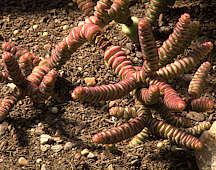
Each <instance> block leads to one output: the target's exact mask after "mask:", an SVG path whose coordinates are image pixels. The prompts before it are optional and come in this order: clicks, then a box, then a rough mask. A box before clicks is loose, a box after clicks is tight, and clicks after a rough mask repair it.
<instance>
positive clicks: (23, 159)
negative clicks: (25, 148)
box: [18, 157, 28, 166]
mask: <svg viewBox="0 0 216 170" xmlns="http://www.w3.org/2000/svg"><path fill="white" fill-rule="evenodd" d="M18 164H20V165H23V166H26V165H28V161H27V160H26V159H25V158H24V157H20V158H19V160H18Z"/></svg>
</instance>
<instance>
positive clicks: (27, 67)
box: [0, 0, 214, 149]
mask: <svg viewBox="0 0 216 170" xmlns="http://www.w3.org/2000/svg"><path fill="white" fill-rule="evenodd" d="M75 2H77V3H78V6H79V7H80V8H81V9H82V10H84V12H85V13H86V14H88V15H90V16H89V17H86V19H85V21H82V22H80V23H79V24H78V26H77V27H74V28H72V30H71V31H70V33H69V35H68V36H67V37H65V38H64V39H63V40H62V41H61V42H59V43H58V44H57V45H56V47H55V49H53V51H52V54H51V56H50V57H49V58H46V59H43V60H42V61H40V60H39V59H38V57H36V56H35V55H34V54H32V53H29V52H28V51H26V50H22V49H20V48H19V47H16V46H15V45H14V44H13V43H9V42H7V43H4V45H3V49H4V50H5V53H4V54H3V56H2V58H3V62H4V71H2V72H0V81H1V82H13V83H14V84H15V85H16V88H15V90H14V92H13V94H12V95H10V96H6V97H5V98H3V99H2V100H1V103H0V119H1V120H3V119H4V118H5V117H6V116H7V114H8V113H9V111H10V110H11V108H12V107H13V106H14V104H15V103H16V102H17V101H18V100H20V99H22V98H23V97H25V96H29V97H30V98H31V99H32V101H33V102H34V103H41V102H44V101H45V100H46V99H47V98H48V97H50V96H52V94H53V89H54V86H55V81H56V75H57V70H58V69H59V67H61V66H62V65H63V64H64V63H65V62H66V61H67V60H68V59H69V58H70V56H71V54H72V53H74V52H75V51H76V50H77V49H78V48H79V47H80V46H81V45H82V44H83V43H85V42H87V41H88V42H90V43H93V44H95V45H96V47H98V48H99V49H102V50H103V51H104V61H105V63H106V64H107V65H108V66H109V67H111V68H112V69H114V71H115V73H116V74H118V76H119V77H120V78H121V81H120V82H118V83H116V84H108V85H102V86H95V87H81V86H80V87H76V88H75V89H74V90H73V92H72V94H71V95H72V98H73V99H75V100H80V101H85V102H98V101H101V100H115V99H119V98H122V97H123V96H126V95H128V94H129V93H130V92H132V94H133V96H134V98H135V105H134V107H125V108H121V107H113V108H111V109H110V114H111V115H114V116H116V117H123V118H126V119H127V120H128V123H125V124H123V125H121V126H119V127H115V128H112V129H110V130H107V131H104V132H101V133H98V134H96V135H94V136H93V137H92V140H93V141H94V142H96V143H102V144H113V143H117V142H120V141H122V140H125V139H128V138H132V140H131V142H130V144H131V145H134V144H138V143H141V141H142V140H143V138H145V137H146V136H148V134H149V133H151V134H153V135H158V136H160V137H164V138H168V139H170V140H171V141H173V142H175V143H177V144H181V145H183V146H186V147H188V148H193V149H199V148H201V147H202V143H201V141H199V140H198V139H197V138H196V137H194V136H193V135H196V134H199V133H201V132H202V131H203V130H206V129H208V128H210V123H209V122H202V123H199V124H198V125H196V126H194V127H191V128H183V127H185V126H191V122H190V121H189V120H187V119H186V118H184V117H181V116H179V115H178V114H175V113H173V112H182V111H183V110H184V109H185V108H186V105H187V104H190V106H191V107H190V108H191V109H192V110H195V111H199V112H203V111H206V110H208V109H212V108H213V105H214V103H213V101H212V100H211V99H209V98H207V97H203V96H201V94H202V89H203V87H204V80H205V78H206V76H207V74H208V71H209V69H210V63H209V62H204V61H205V59H206V55H207V54H208V52H210V50H211V49H212V48H213V44H212V43H211V42H204V43H202V44H197V45H196V46H195V47H194V48H193V49H192V51H191V52H190V53H189V54H188V56H187V57H184V58H182V59H178V60H177V59H176V57H177V56H178V55H179V54H182V53H183V51H184V50H185V49H186V48H188V46H189V45H190V43H191V41H192V40H193V39H194V37H195V35H196V34H197V32H198V29H199V23H198V22H193V21H191V19H190V15H189V14H183V15H182V16H181V17H180V19H179V21H178V23H177V24H176V26H175V28H174V30H173V33H172V34H170V36H169V38H168V39H167V40H166V41H164V42H163V45H162V46H161V47H159V48H157V47H156V43H155V38H154V36H153V32H152V25H153V24H155V23H156V22H155V21H156V19H157V17H158V15H159V14H160V12H161V11H162V10H164V9H166V7H167V6H168V5H172V4H173V3H174V2H175V1H166V0H151V1H150V5H149V7H148V8H147V10H146V13H145V17H144V18H143V19H138V18H136V17H131V16H130V10H129V1H128V0H113V1H110V0H99V1H98V2H97V5H96V6H95V7H94V5H93V3H92V2H91V1H90V0H87V1H85V0H82V1H75ZM93 8H94V9H93ZM112 20H114V21H115V22H117V23H120V24H122V25H123V27H122V28H123V32H125V33H126V34H127V35H128V36H129V38H131V40H133V41H134V42H135V43H137V44H139V45H140V47H141V52H142V56H143V60H144V62H143V65H142V66H141V67H137V66H134V65H133V63H132V62H131V61H130V60H129V59H128V58H127V55H126V54H125V52H124V51H123V50H122V49H121V47H120V46H115V45H113V44H112V43H111V41H109V40H108V39H107V38H106V36H105V35H104V34H103V27H105V26H106V25H107V24H108V23H109V22H111V21H112ZM200 63H202V64H201V66H200V67H199V68H198V70H197V71H196V73H195V75H194V77H193V79H192V80H191V82H190V85H189V88H188V94H189V97H188V99H187V101H186V102H185V101H183V99H182V98H181V97H180V96H179V94H178V93H177V92H176V91H175V90H174V89H173V88H172V87H171V86H170V85H169V84H167V83H166V81H167V80H171V79H174V78H178V77H180V76H182V75H183V74H184V73H186V72H189V71H191V70H193V68H194V67H196V66H198V65H199V64H200ZM158 105H159V107H160V109H157V108H158ZM152 109H155V110H157V113H160V114H161V117H163V120H159V119H157V118H155V117H153V116H152V113H151V110H152ZM175 126H179V127H180V128H176V127H175Z"/></svg>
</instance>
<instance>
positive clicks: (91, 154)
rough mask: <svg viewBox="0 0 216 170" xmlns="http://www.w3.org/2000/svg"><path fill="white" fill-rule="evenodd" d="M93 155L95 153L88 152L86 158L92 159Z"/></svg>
mask: <svg viewBox="0 0 216 170" xmlns="http://www.w3.org/2000/svg"><path fill="white" fill-rule="evenodd" d="M94 157H95V155H94V154H93V153H91V152H89V154H88V155H87V158H89V159H92V158H94Z"/></svg>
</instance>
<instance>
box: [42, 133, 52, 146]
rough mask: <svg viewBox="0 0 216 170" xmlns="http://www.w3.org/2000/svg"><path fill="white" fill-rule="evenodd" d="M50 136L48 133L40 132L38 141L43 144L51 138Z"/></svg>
mask: <svg viewBox="0 0 216 170" xmlns="http://www.w3.org/2000/svg"><path fill="white" fill-rule="evenodd" d="M51 138H52V137H51V136H50V135H47V134H42V135H41V136H40V143H41V144H45V143H47V142H48V141H49V140H51Z"/></svg>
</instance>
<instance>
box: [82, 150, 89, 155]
mask: <svg viewBox="0 0 216 170" xmlns="http://www.w3.org/2000/svg"><path fill="white" fill-rule="evenodd" d="M88 153H89V150H88V149H83V150H82V151H81V155H83V156H86V155H88Z"/></svg>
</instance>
